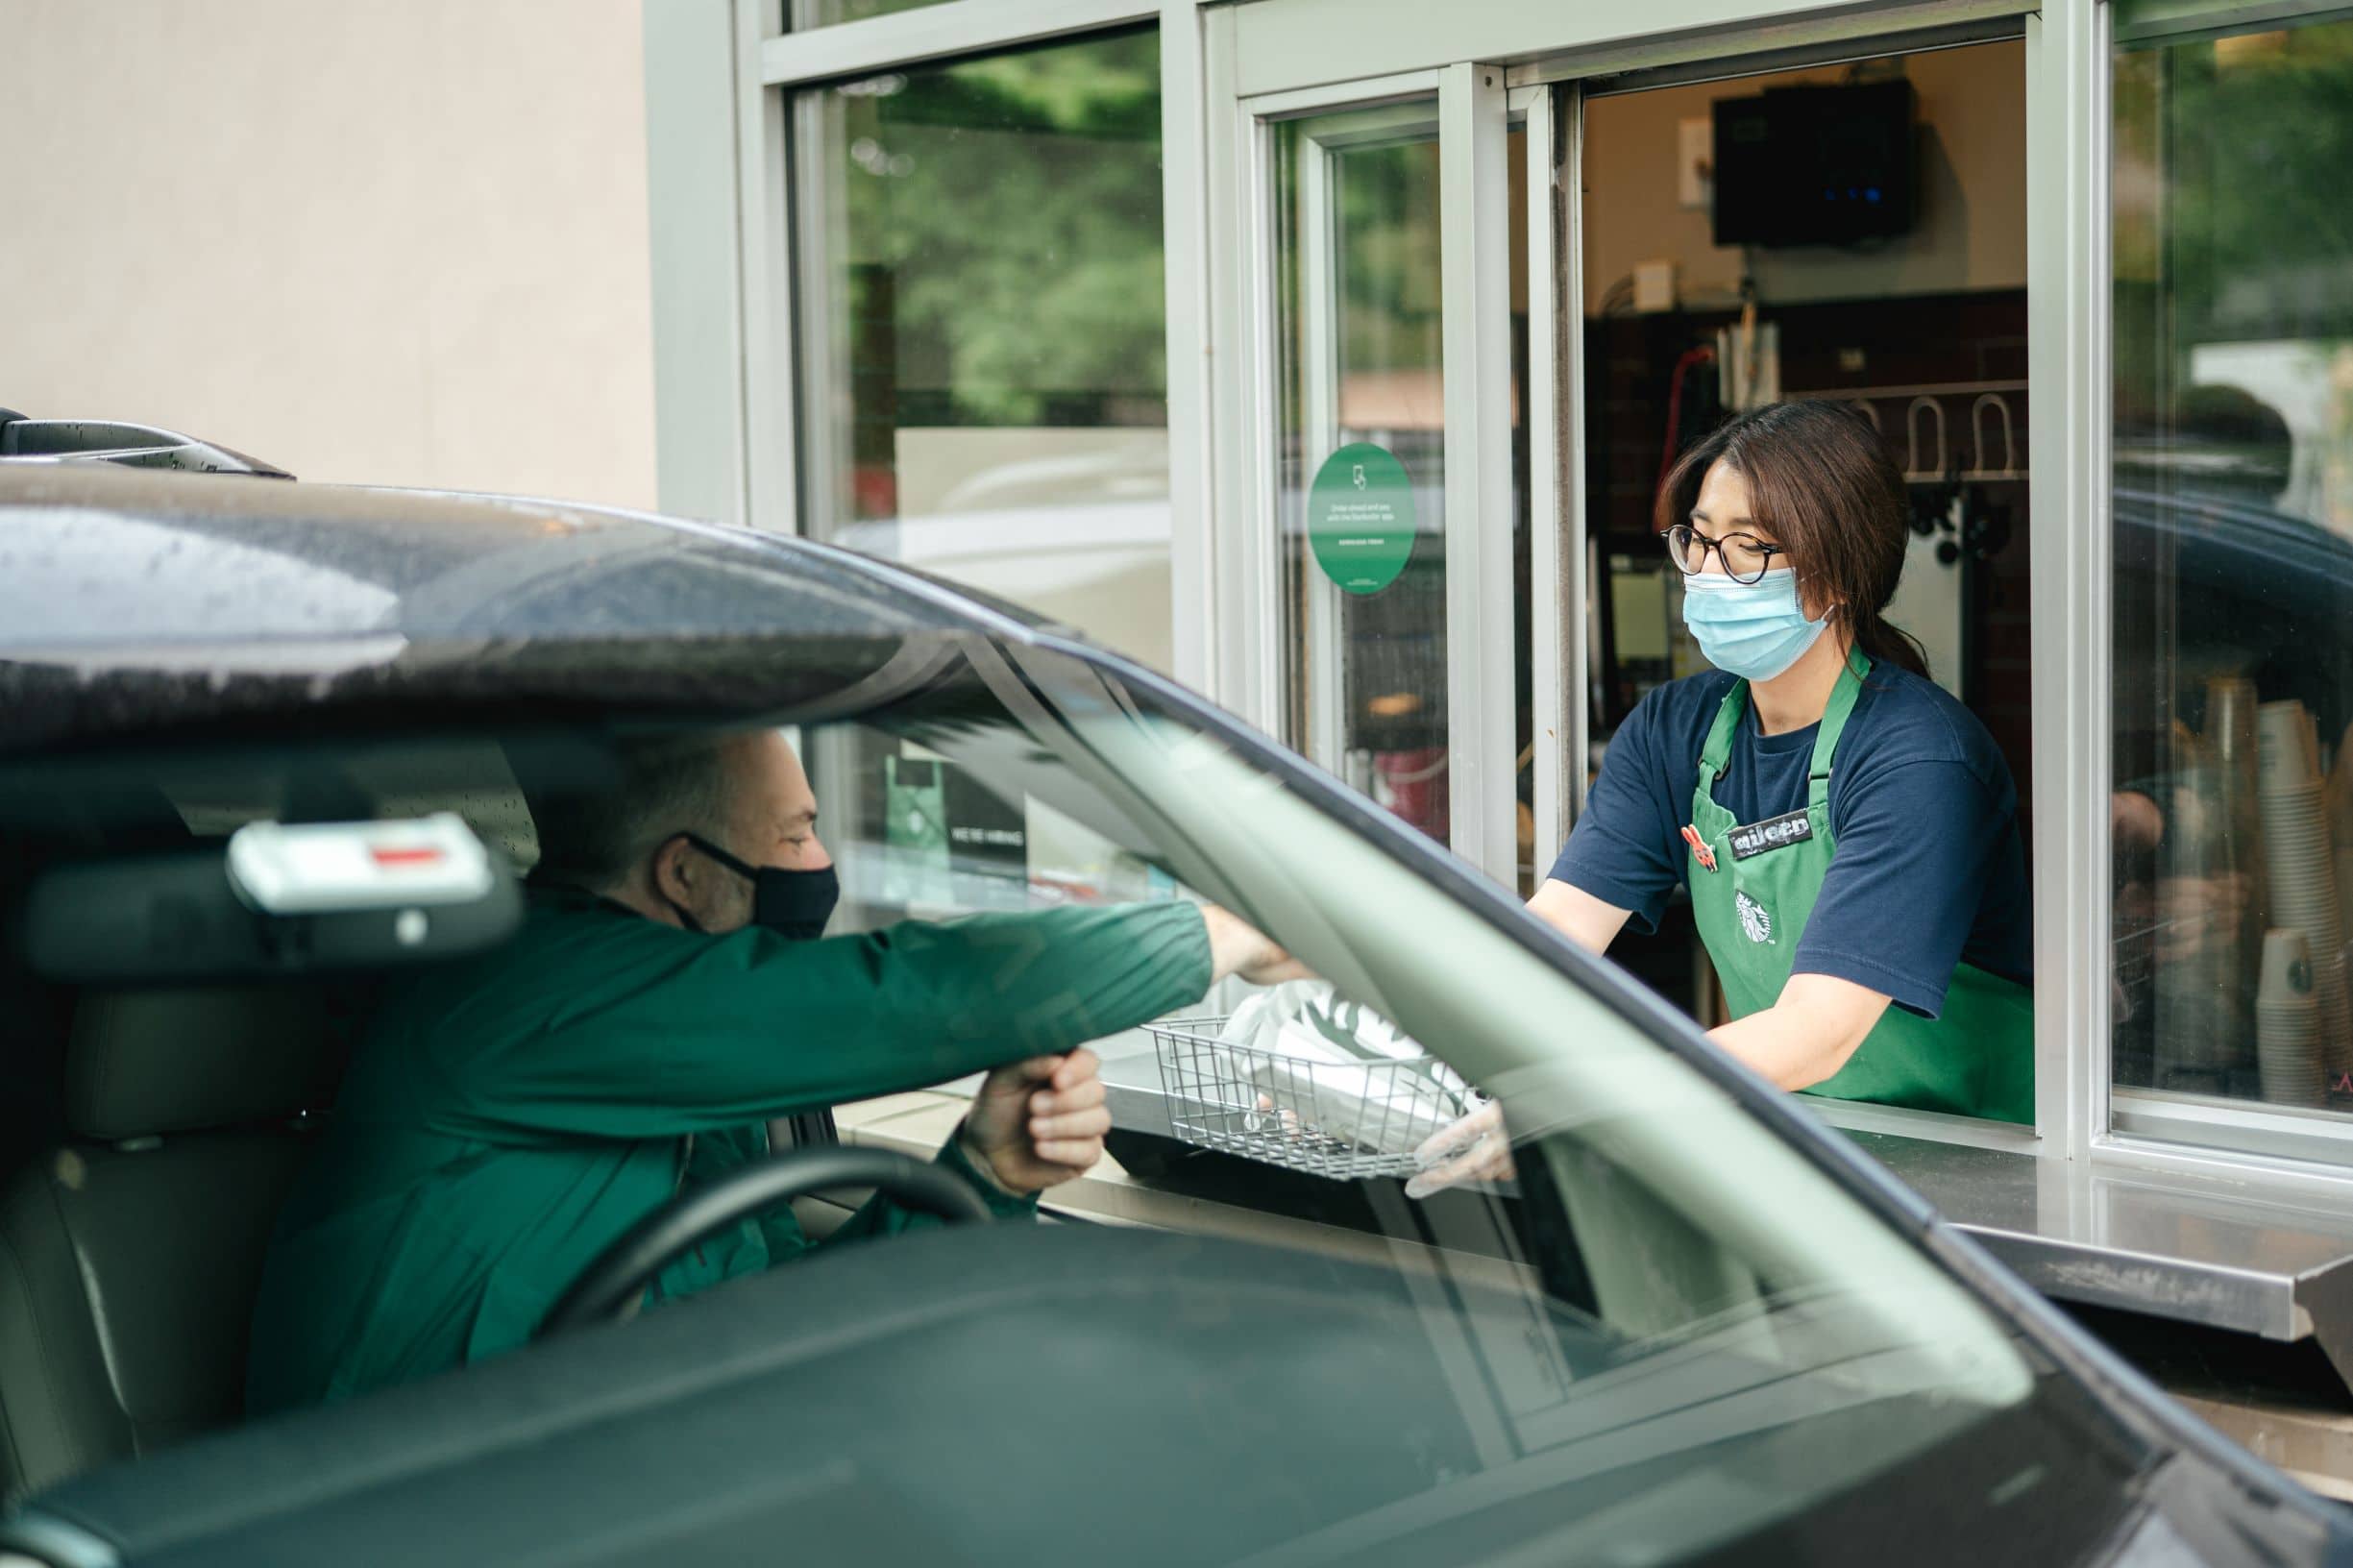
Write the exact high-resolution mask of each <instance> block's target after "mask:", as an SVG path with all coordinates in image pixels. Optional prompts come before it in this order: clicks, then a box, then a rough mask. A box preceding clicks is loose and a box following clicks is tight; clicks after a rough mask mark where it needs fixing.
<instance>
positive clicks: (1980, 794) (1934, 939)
mask: <svg viewBox="0 0 2353 1568" xmlns="http://www.w3.org/2000/svg"><path fill="white" fill-rule="evenodd" d="M2006 827H2007V820H2006V818H2005V816H2004V814H2003V813H2002V811H2001V809H2000V806H1999V803H1998V801H1996V800H1995V799H1994V797H1993V796H1992V795H1991V794H1990V793H1989V792H1988V791H1987V789H1986V787H1985V785H1984V783H1983V782H1982V781H1981V780H1980V779H1979V778H1978V777H1977V775H1976V774H1975V773H1974V772H1973V771H1972V770H1971V769H1970V768H1969V767H1968V765H1967V764H1965V763H1961V762H1946V761H1915V762H1906V763H1902V764H1900V765H1898V766H1896V767H1893V768H1890V769H1887V770H1886V771H1884V772H1880V773H1878V774H1877V775H1876V776H1875V777H1874V778H1872V779H1871V780H1869V782H1868V786H1867V787H1858V788H1856V789H1854V790H1852V791H1851V802H1849V803H1848V806H1847V809H1846V810H1845V811H1843V812H1842V813H1841V814H1840V815H1839V818H1838V820H1837V821H1836V822H1835V825H1834V833H1835V837H1836V840H1837V846H1836V852H1835V853H1833V854H1832V856H1831V857H1830V867H1829V870H1828V871H1827V872H1826V874H1825V875H1824V877H1823V882H1822V892H1821V894H1820V895H1819V896H1817V897H1816V899H1815V901H1814V912H1813V915H1812V916H1811V918H1809V919H1807V921H1806V926H1805V935H1804V936H1803V937H1802V938H1801V939H1800V940H1799V943H1798V952H1797V957H1796V960H1795V961H1794V963H1793V964H1792V965H1791V970H1792V972H1793V973H1798V974H1827V975H1832V976H1835V977H1836V978H1838V979H1841V980H1851V981H1852V982H1853V983H1854V984H1856V985H1858V986H1864V987H1867V988H1869V989H1870V990H1873V991H1875V992H1880V993H1881V994H1882V995H1885V996H1889V997H1892V998H1893V999H1894V1000H1895V1001H1896V1003H1897V1004H1898V1005H1900V1006H1901V1007H1903V1008H1904V1009H1905V1010H1906V1011H1909V1012H1913V1013H1918V1014H1920V1015H1922V1016H1923V1017H1930V1018H1933V1017H1936V1016H1937V1014H1938V1013H1939V1012H1940V1011H1942V1010H1943V1008H1944V1005H1945V989H1946V987H1947V986H1948V985H1949V983H1950V982H1951V980H1952V971H1953V969H1954V968H1956V967H1957V966H1958V965H1959V964H1960V962H1961V953H1962V949H1963V948H1964V947H1965V946H1966V945H1967V943H1968V942H1969V935H1970V930H1971V928H1972V927H1973V925H1974V924H1975V922H1976V918H1977V906H1978V904H1979V902H1980V901H1981V899H1982V896H1983V894H1984V890H1985V888H1986V887H1987V885H1988V883H1989V880H1990V879H1991V878H1992V877H1993V875H1994V872H1995V870H1996V868H1997V860H1998V855H1999V853H2000V850H2001V847H2002V843H2003V835H2004V832H2005V829H2006Z"/></svg>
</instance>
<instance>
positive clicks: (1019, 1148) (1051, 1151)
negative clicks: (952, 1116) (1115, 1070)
mask: <svg viewBox="0 0 2353 1568" xmlns="http://www.w3.org/2000/svg"><path fill="white" fill-rule="evenodd" d="M1102 1068H1103V1064H1102V1061H1101V1059H1099V1058H1098V1057H1097V1056H1096V1055H1095V1054H1094V1052H1092V1051H1091V1050H1088V1049H1087V1048H1086V1047H1085V1046H1083V1045H1082V1046H1080V1047H1079V1048H1078V1049H1077V1050H1075V1051H1072V1052H1070V1053H1069V1054H1068V1055H1066V1056H1033V1057H1031V1058H1030V1059H1029V1060H1028V1061H1026V1062H1016V1063H1014V1064H1012V1065H1011V1066H1002V1067H999V1068H997V1069H996V1070H995V1071H994V1072H992V1073H990V1074H989V1076H988V1078H987V1079H986V1080H984V1081H983V1082H982V1084H981V1086H980V1092H979V1093H977V1094H975V1095H973V1096H972V1109H971V1111H970V1112H969V1113H968V1115H966V1116H965V1118H964V1132H963V1133H962V1135H961V1136H962V1137H963V1139H964V1147H965V1153H966V1154H967V1155H968V1157H970V1159H971V1161H972V1163H973V1164H976V1165H978V1166H979V1167H980V1169H981V1171H982V1173H983V1174H985V1175H989V1176H993V1177H994V1178H995V1180H996V1184H997V1186H999V1187H1001V1188H1004V1189H1005V1190H1006V1191H1008V1192H1013V1193H1030V1192H1042V1191H1044V1190H1045V1189H1046V1188H1049V1187H1055V1186H1059V1185H1060V1184H1062V1183H1064V1182H1066V1181H1068V1180H1069V1179H1070V1178H1071V1177H1073V1176H1079V1175H1083V1174H1085V1173H1086V1171H1087V1169H1088V1167H1089V1166H1091V1165H1092V1164H1094V1163H1095V1162H1096V1161H1098V1160H1100V1159H1102V1158H1103V1135H1104V1134H1105V1133H1108V1132H1110V1131H1111V1113H1110V1112H1109V1111H1106V1110H1104V1109H1103V1078H1102Z"/></svg>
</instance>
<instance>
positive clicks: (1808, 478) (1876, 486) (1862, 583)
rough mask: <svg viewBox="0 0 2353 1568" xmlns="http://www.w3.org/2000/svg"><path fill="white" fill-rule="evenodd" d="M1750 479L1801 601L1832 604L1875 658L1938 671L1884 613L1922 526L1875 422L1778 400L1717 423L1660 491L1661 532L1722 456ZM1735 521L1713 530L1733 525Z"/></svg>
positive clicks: (1834, 403) (1756, 514)
mask: <svg viewBox="0 0 2353 1568" xmlns="http://www.w3.org/2000/svg"><path fill="white" fill-rule="evenodd" d="M1719 462H1722V463H1728V464H1729V465H1731V467H1732V469H1733V470H1734V471H1735V472H1737V473H1738V474H1739V475H1740V477H1741V478H1744V479H1746V480H1748V481H1749V517H1750V521H1751V522H1752V524H1753V525H1754V527H1755V528H1756V530H1757V531H1758V532H1759V533H1763V534H1766V535H1769V536H1770V537H1771V538H1772V539H1773V541H1774V542H1775V543H1777V544H1778V545H1780V546H1782V547H1783V548H1784V549H1786V550H1787V551H1789V564H1790V565H1791V566H1793V567H1795V568H1797V572H1798V589H1799V594H1800V602H1801V603H1811V604H1819V603H1822V602H1824V601H1825V600H1827V601H1829V602H1831V603H1833V604H1835V605H1836V606H1837V609H1836V611H1835V613H1836V614H1838V615H1839V616H1841V617H1843V618H1844V619H1845V621H1846V623H1847V625H1846V630H1847V632H1848V634H1849V635H1850V636H1851V638H1852V639H1853V642H1854V646H1855V647H1857V648H1859V649H1862V650H1863V651H1864V652H1865V653H1867V654H1869V655H1870V656H1871V661H1872V662H1873V663H1874V664H1893V665H1898V666H1900V667H1901V668H1903V669H1905V670H1909V671H1911V672H1912V674H1916V675H1925V674H1927V673H1928V659H1927V655H1926V654H1925V653H1924V652H1923V651H1922V649H1921V646H1920V644H1919V643H1918V642H1916V641H1914V640H1913V639H1912V637H1911V636H1909V635H1908V634H1907V633H1905V632H1903V631H1900V630H1899V629H1898V628H1897V627H1895V626H1892V625H1889V624H1888V623H1887V622H1885V621H1882V620H1881V619H1879V612H1880V611H1882V610H1884V609H1886V608H1887V601H1888V600H1890V599H1893V598H1894V597H1895V595H1896V584H1897V582H1898V581H1899V580H1900V578H1901V577H1902V576H1903V551H1904V545H1905V542H1906V540H1907V539H1908V537H1909V536H1910V532H1911V526H1910V522H1909V514H1910V511H1911V506H1910V502H1909V501H1908V500H1907V498H1906V497H1905V495H1904V489H1903V474H1902V471H1901V470H1900V469H1898V468H1897V467H1896V460H1895V458H1894V457H1893V456H1892V455H1891V454H1890V453H1888V450H1887V443H1886V442H1884V441H1882V440H1880V439H1879V431H1878V429H1877V428H1876V427H1875V426H1874V425H1873V424H1872V423H1871V417H1870V416H1869V415H1868V414H1866V413H1864V412H1863V410H1862V409H1860V408H1858V407H1857V406H1855V405H1854V404H1851V403H1845V402H1841V401H1839V400H1837V399H1834V398H1822V399H1813V398H1807V399H1802V400H1800V401H1798V402H1794V403H1774V404H1766V405H1765V406H1764V407H1762V408H1752V409H1751V410H1750V411H1749V412H1747V413H1745V414H1742V415H1740V416H1739V417H1737V418H1735V419H1733V420H1731V421H1729V422H1728V423H1727V424H1725V425H1723V426H1721V427H1720V428H1718V429H1716V430H1715V431H1714V432H1712V433H1711V434H1710V435H1708V437H1707V438H1706V439H1705V440H1703V441H1702V442H1701V443H1700V444H1699V445H1698V446H1696V447H1693V448H1692V449H1691V450H1690V451H1689V452H1686V453H1683V455H1682V456H1681V457H1680V458H1679V459H1678V461H1677V462H1676V464H1675V467H1674V468H1673V469H1671V470H1669V472H1668V474H1667V478H1666V482H1665V483H1664V484H1662V485H1660V486H1659V487H1658V502H1657V510H1656V512H1655V514H1654V522H1655V524H1656V526H1657V527H1660V528H1662V529H1663V528H1667V527H1673V526H1674V525H1675V524H1678V523H1682V522H1686V521H1688V520H1689V519H1690V516H1691V508H1692V506H1693V505H1694V504H1695V503H1696V502H1698V500H1699V495H1700V482H1701V480H1703V478H1706V476H1707V471H1708V469H1709V468H1710V467H1711V466H1712V465H1714V464H1716V463H1719ZM1726 521H1727V520H1725V519H1722V518H1719V519H1717V520H1716V521H1715V523H1714V525H1713V527H1714V528H1715V530H1717V531H1722V530H1723V529H1724V527H1725V525H1726Z"/></svg>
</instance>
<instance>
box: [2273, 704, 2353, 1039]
mask: <svg viewBox="0 0 2353 1568" xmlns="http://www.w3.org/2000/svg"><path fill="white" fill-rule="evenodd" d="M2257 725H2258V733H2257V774H2258V785H2259V789H2260V796H2261V801H2262V805H2263V837H2264V862H2265V870H2266V871H2267V877H2266V882H2267V893H2268V895H2269V896H2268V900H2267V901H2268V906H2269V915H2270V919H2271V923H2272V925H2273V927H2274V928H2277V929H2292V930H2296V931H2300V932H2302V933H2303V938H2304V943H2305V950H2306V952H2307V953H2308V955H2309V959H2310V964H2311V968H2312V981H2313V987H2312V989H2313V993H2314V997H2315V999H2316V1002H2317V1004H2318V1008H2319V1017H2320V1041H2321V1050H2322V1056H2323V1060H2324V1063H2325V1066H2326V1067H2327V1070H2328V1076H2329V1077H2330V1078H2331V1079H2332V1080H2333V1079H2335V1078H2336V1077H2337V1076H2338V1075H2339V1074H2340V1073H2342V1072H2344V1071H2346V1070H2348V1069H2353V996H2348V994H2347V991H2346V984H2345V960H2344V924H2343V918H2342V915H2341V909H2340V906H2339V904H2338V899H2337V856H2336V852H2335V849H2334V847H2333V846H2332V845H2331V844H2330V842H2329V830H2328V817H2327V814H2326V812H2325V811H2324V810H2323V809H2322V805H2321V781H2320V766H2319V747H2318V746H2317V745H2316V741H2315V738H2314V735H2313V728H2312V719H2311V717H2310V716H2309V715H2307V714H2306V713H2305V711H2304V704H2303V703H2301V702H2294V701H2289V702H2267V703H2265V704H2264V705H2263V707H2262V709H2261V711H2260V713H2259V714H2258V716H2257ZM2265 967H2266V971H2268V969H2269V967H2270V965H2269V954H2268V953H2267V954H2266V955H2265ZM2262 996H2263V992H2262V988H2261V986H2260V985H2259V986H2258V988H2257V992H2256V998H2257V1000H2258V1002H2260V1001H2261V1000H2262Z"/></svg>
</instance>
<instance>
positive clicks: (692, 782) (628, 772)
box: [527, 735, 741, 893]
mask: <svg viewBox="0 0 2353 1568" xmlns="http://www.w3.org/2000/svg"><path fill="white" fill-rule="evenodd" d="M740 744H741V737H738V736H731V735H721V736H708V735H704V736H697V737H695V738H694V739H692V740H687V741H679V740H662V741H632V742H625V743H624V744H622V745H621V746H620V747H617V748H616V751H615V756H614V760H615V762H616V763H617V765H618V776H617V777H616V778H615V779H614V780H613V782H612V783H611V784H610V786H609V787H607V788H604V789H601V790H593V789H592V790H584V789H581V788H579V787H578V786H577V785H576V784H575V785H571V786H570V787H564V786H561V785H554V786H553V787H542V788H540V789H537V790H529V791H527V799H528V803H529V805H530V808H531V822H532V825H533V827H535V828H536V829H537V831H538V835H539V862H538V864H537V865H536V866H535V867H533V868H532V870H531V880H533V881H534V882H541V883H549V884H552V885H557V886H564V887H576V888H585V889H587V890H589V891H590V892H592V893H594V892H602V891H603V890H605V889H607V888H611V887H614V886H616V885H617V884H619V883H621V882H623V881H624V880H625V879H626V878H627V877H628V875H629V873H630V872H632V871H634V870H636V869H637V868H638V867H639V866H640V865H641V864H643V863H644V862H645V860H646V857H648V856H649V855H650V854H652V853H653V851H654V850H655V849H657V848H659V847H660V846H661V845H663V844H665V843H667V842H668V841H669V840H671V839H674V838H675V837H676V836H677V835H679V834H681V833H696V834H699V835H701V836H702V837H703V838H706V839H709V840H711V841H712V842H713V843H716V844H721V845H723V844H725V843H726V839H727V827H728V819H729V815H730V813H729V808H730V807H731V806H732V805H733V803H734V802H733V792H734V788H735V770H734V769H733V768H731V767H730V766H729V765H728V764H729V759H730V754H731V752H732V750H733V748H734V747H736V746H738V745H740ZM551 785H552V781H551Z"/></svg>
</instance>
